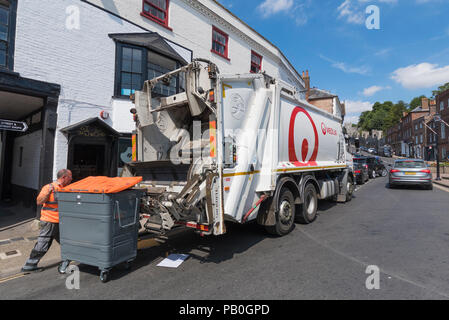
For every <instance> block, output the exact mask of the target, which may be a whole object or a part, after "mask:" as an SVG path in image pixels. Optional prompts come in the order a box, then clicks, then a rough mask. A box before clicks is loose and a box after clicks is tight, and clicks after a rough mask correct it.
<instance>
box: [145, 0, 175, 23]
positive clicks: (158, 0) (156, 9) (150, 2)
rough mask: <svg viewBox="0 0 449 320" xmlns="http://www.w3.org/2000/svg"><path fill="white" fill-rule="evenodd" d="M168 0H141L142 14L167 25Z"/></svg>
mask: <svg viewBox="0 0 449 320" xmlns="http://www.w3.org/2000/svg"><path fill="white" fill-rule="evenodd" d="M168 6H169V0H143V12H142V14H143V15H144V16H145V17H147V18H150V19H151V20H153V21H155V22H157V23H159V24H162V25H163V26H166V27H167V26H168Z"/></svg>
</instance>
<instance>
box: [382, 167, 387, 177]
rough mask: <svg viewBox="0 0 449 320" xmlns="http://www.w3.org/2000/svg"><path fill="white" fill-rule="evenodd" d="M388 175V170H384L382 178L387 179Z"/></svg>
mask: <svg viewBox="0 0 449 320" xmlns="http://www.w3.org/2000/svg"><path fill="white" fill-rule="evenodd" d="M387 174H388V171H387V169H382V177H386V176H387Z"/></svg>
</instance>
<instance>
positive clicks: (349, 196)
mask: <svg viewBox="0 0 449 320" xmlns="http://www.w3.org/2000/svg"><path fill="white" fill-rule="evenodd" d="M353 193H354V181H353V180H352V177H351V176H349V175H348V182H347V184H346V202H349V201H351V200H352V194H353Z"/></svg>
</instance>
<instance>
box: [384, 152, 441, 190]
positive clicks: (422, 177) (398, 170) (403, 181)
mask: <svg viewBox="0 0 449 320" xmlns="http://www.w3.org/2000/svg"><path fill="white" fill-rule="evenodd" d="M396 185H423V186H425V187H427V189H429V190H432V189H433V185H432V173H431V172H430V169H429V167H428V166H427V164H426V163H425V162H424V161H423V160H421V159H401V160H396V161H395V162H394V165H393V168H392V169H391V170H390V175H389V187H390V188H391V187H394V186H396Z"/></svg>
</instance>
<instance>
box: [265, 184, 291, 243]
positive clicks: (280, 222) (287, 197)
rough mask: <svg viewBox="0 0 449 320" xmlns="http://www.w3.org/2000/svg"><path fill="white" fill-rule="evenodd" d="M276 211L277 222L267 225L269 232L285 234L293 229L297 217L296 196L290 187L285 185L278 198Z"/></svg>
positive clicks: (279, 234) (278, 234)
mask: <svg viewBox="0 0 449 320" xmlns="http://www.w3.org/2000/svg"><path fill="white" fill-rule="evenodd" d="M277 209H278V210H277V212H276V224H275V225H274V226H266V227H265V229H266V230H267V231H268V233H270V234H273V235H277V236H281V237H282V236H285V235H286V234H288V233H290V231H292V229H293V225H294V219H295V198H294V197H293V193H292V192H291V191H290V189H288V188H286V187H283V188H282V190H281V192H280V194H279V200H278V207H277Z"/></svg>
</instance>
